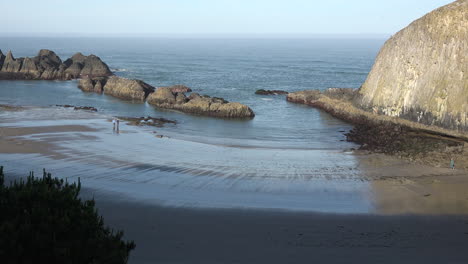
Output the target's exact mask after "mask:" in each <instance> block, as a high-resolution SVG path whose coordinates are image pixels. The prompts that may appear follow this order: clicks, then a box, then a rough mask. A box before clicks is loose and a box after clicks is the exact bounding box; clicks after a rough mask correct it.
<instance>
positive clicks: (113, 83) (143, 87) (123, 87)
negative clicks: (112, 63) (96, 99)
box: [94, 76, 154, 102]
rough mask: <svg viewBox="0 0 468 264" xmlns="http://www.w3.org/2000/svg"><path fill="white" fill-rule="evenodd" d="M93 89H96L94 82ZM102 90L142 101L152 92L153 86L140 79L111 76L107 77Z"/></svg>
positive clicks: (123, 97) (126, 98) (119, 96)
mask: <svg viewBox="0 0 468 264" xmlns="http://www.w3.org/2000/svg"><path fill="white" fill-rule="evenodd" d="M101 85H102V83H101ZM94 89H96V83H94ZM103 90H104V93H105V94H108V95H112V96H114V97H118V98H121V99H125V100H133V101H141V102H144V101H145V99H146V97H148V95H149V94H150V93H152V92H154V87H153V86H151V85H149V84H147V83H145V82H143V81H140V80H130V79H126V78H121V77H117V76H112V77H110V78H109V79H107V81H106V83H105V85H104V88H103Z"/></svg>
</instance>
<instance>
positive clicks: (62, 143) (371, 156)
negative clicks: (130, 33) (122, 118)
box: [0, 109, 468, 215]
mask: <svg viewBox="0 0 468 264" xmlns="http://www.w3.org/2000/svg"><path fill="white" fill-rule="evenodd" d="M73 111H74V110H72V109H69V110H66V111H63V110H61V109H59V110H58V111H57V112H60V114H63V116H64V118H65V119H64V120H62V119H60V118H61V117H60V116H59V117H56V118H58V120H48V119H47V118H46V119H43V120H39V121H37V120H35V121H33V120H34V119H31V120H21V121H14V118H13V119H11V120H10V121H8V120H6V122H7V123H3V124H2V123H0V134H1V135H0V145H1V146H3V145H4V146H8V147H9V148H10V149H8V148H6V147H5V148H4V147H2V148H0V152H1V153H0V160H2V162H1V163H2V164H1V165H5V169H6V172H8V173H15V174H19V175H23V174H24V173H26V172H27V171H29V170H36V171H40V170H41V169H42V168H44V167H45V168H46V169H48V170H49V171H50V172H52V174H53V175H55V176H57V177H62V178H65V177H66V178H68V179H69V180H73V179H75V180H76V179H77V178H78V177H81V179H82V181H83V182H84V183H85V182H88V184H89V186H95V188H97V189H99V190H102V191H110V192H116V193H120V195H122V196H125V197H127V198H128V199H130V200H135V201H139V202H141V203H146V202H148V203H149V204H151V205H167V206H175V207H180V206H182V207H189V208H231V209H232V208H252V209H253V208H255V209H257V210H267V209H274V208H276V209H291V210H293V211H316V212H335V213H344V214H346V213H365V214H382V215H387V214H388V215H392V214H400V213H414V214H433V215H437V214H451V215H453V214H457V213H458V214H467V213H468V196H467V194H466V191H465V190H466V188H468V177H467V176H468V173H467V172H466V171H464V170H451V169H448V168H436V167H433V166H425V165H419V164H414V163H409V162H407V161H404V160H402V159H398V158H395V157H391V156H388V155H384V154H376V153H368V152H365V151H354V152H353V153H345V152H339V151H336V152H334V151H324V150H297V149H264V148H236V147H229V146H219V145H213V144H205V143H198V142H192V141H186V140H184V139H180V140H179V139H177V138H168V137H163V138H158V137H156V136H155V134H154V133H152V132H151V131H152V129H151V128H148V129H147V128H146V127H140V126H129V125H127V124H126V123H125V122H123V123H121V133H120V134H115V133H113V132H112V124H111V123H110V122H109V120H108V117H106V116H103V115H100V114H97V113H92V112H86V111H74V112H73ZM42 112H44V113H42ZM49 112H50V110H47V111H41V113H40V114H39V115H43V114H46V113H49ZM12 113H13V112H12ZM15 113H17V112H15ZM73 113H75V114H73ZM70 115H71V116H77V117H78V118H79V119H74V120H71V119H66V118H70ZM34 117H36V116H34ZM34 117H33V118H34ZM90 118H94V119H90ZM15 124H16V127H12V126H15ZM158 132H159V133H162V134H164V130H163V129H160V128H158ZM125 142H133V143H132V144H126V143H125ZM2 144H3V145H2ZM5 150H6V151H5ZM15 153H16V154H15ZM128 153H133V155H132V156H128ZM291 155H293V156H291ZM239 157H243V158H242V159H240V158H239ZM249 157H256V158H255V159H253V160H250V159H249ZM327 160H332V161H333V162H328V163H324V162H325V161H327ZM313 162H315V163H313Z"/></svg>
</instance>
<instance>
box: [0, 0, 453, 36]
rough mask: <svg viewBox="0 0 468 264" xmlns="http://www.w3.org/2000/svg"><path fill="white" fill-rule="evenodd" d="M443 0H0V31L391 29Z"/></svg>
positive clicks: (304, 31) (307, 31) (313, 31)
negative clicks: (0, 12) (0, 13)
mask: <svg viewBox="0 0 468 264" xmlns="http://www.w3.org/2000/svg"><path fill="white" fill-rule="evenodd" d="M450 2H452V0H80V1H76V0H73V1H72V0H41V1H38V0H2V1H1V2H0V10H2V15H1V16H0V24H1V25H2V28H1V29H0V32H2V33H4V34H5V33H36V34H38V33H53V34H62V33H66V34H69V33H86V34H100V33H106V34H117V35H118V34H393V33H395V32H397V31H398V30H399V29H401V28H403V27H405V26H406V25H408V24H409V23H410V22H411V21H413V20H415V19H417V18H419V17H421V16H422V15H424V14H425V13H427V12H429V11H431V10H433V9H435V8H437V7H439V6H442V5H445V4H448V3H450ZM0 37H1V35H0Z"/></svg>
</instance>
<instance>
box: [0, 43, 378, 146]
mask: <svg viewBox="0 0 468 264" xmlns="http://www.w3.org/2000/svg"><path fill="white" fill-rule="evenodd" d="M383 41H384V40H383V39H377V40H375V39H362V40H359V39H151V38H147V39H144V38H142V39H129V38H125V39H113V38H100V39H92V38H79V39H77V38H58V39H57V38H8V37H7V38H1V39H0V49H2V50H4V51H6V50H9V49H12V50H13V53H14V55H15V56H17V57H19V56H33V55H35V54H36V53H37V52H38V49H39V48H44V47H47V48H49V49H52V50H54V51H56V52H57V54H58V55H59V56H61V58H62V59H63V60H65V59H66V58H68V57H70V56H72V55H73V53H75V52H77V51H81V52H83V53H85V54H89V53H93V54H96V55H98V56H100V57H101V58H102V59H103V60H104V61H105V62H106V63H107V64H108V65H109V66H110V67H111V69H113V70H114V71H115V73H116V74H117V75H120V76H123V77H129V78H138V79H142V80H144V81H146V82H148V83H150V84H152V85H154V86H166V85H173V84H179V83H180V84H185V85H187V86H189V87H191V88H192V89H193V90H194V91H195V92H200V93H202V94H208V95H211V96H218V97H223V98H225V99H227V100H229V101H237V102H241V103H244V104H246V105H248V106H250V107H251V108H252V109H253V110H254V112H255V113H256V117H255V118H254V119H253V120H250V121H233V120H228V121H227V120H222V119H214V118H207V117H195V116H188V115H185V114H179V113H175V112H167V111H159V110H155V109H154V108H153V107H151V106H148V105H145V104H132V103H129V102H122V101H120V100H118V99H115V98H112V97H108V96H105V95H102V96H101V95H97V94H85V93H82V92H81V91H79V90H77V88H76V83H75V82H73V81H72V82H18V81H15V82H8V81H2V82H0V103H2V102H3V103H12V104H19V105H25V104H26V105H35V106H47V105H51V104H72V105H86V106H94V107H97V108H98V109H99V111H100V112H102V113H107V114H111V115H124V116H132V115H133V116H142V115H153V116H163V117H166V118H170V119H175V120H177V121H178V122H179V125H178V126H177V128H174V129H171V128H169V129H167V130H168V132H166V133H170V134H171V135H172V136H174V137H176V136H177V137H178V138H184V139H187V140H192V141H198V142H209V143H217V144H225V145H236V146H249V147H272V146H273V147H280V148H320V149H344V148H349V147H352V145H351V144H349V143H346V142H342V141H340V140H343V139H344V136H343V132H340V131H346V130H349V129H350V126H349V125H347V124H345V123H343V122H341V121H338V120H336V119H333V118H330V117H329V116H328V115H327V114H324V113H322V112H320V111H318V110H315V109H311V108H309V107H305V106H300V105H295V104H291V103H287V102H286V101H285V97H284V96H259V95H255V94H254V92H255V91H256V90H258V89H280V90H286V91H291V92H293V91H300V90H305V89H326V88H328V87H353V88H358V87H359V86H360V85H361V84H362V83H363V82H364V80H365V78H366V76H367V73H368V72H369V70H370V67H371V66H372V63H373V60H374V57H375V55H376V54H377V51H378V49H379V48H380V46H381V45H382V43H383Z"/></svg>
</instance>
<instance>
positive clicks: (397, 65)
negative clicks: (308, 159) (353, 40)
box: [357, 0, 468, 131]
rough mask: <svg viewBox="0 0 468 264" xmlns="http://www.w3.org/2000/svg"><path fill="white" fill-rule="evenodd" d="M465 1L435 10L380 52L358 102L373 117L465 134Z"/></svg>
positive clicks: (467, 89) (467, 85) (467, 93)
mask: <svg viewBox="0 0 468 264" xmlns="http://www.w3.org/2000/svg"><path fill="white" fill-rule="evenodd" d="M467 54H468V1H467V0H459V1H455V2H453V3H451V4H449V5H446V6H443V7H441V8H439V9H436V10H434V11H432V12H430V13H429V14H427V15H425V16H424V17H422V18H420V19H418V20H416V21H414V22H413V23H411V24H410V25H409V26H408V27H406V28H405V29H403V30H401V31H400V32H398V33H397V34H395V35H394V36H393V37H391V38H390V39H389V40H388V41H387V42H386V43H385V45H384V46H383V48H382V49H381V51H380V53H379V55H378V57H377V59H376V61H375V64H374V66H373V68H372V71H371V72H370V74H369V76H368V78H367V80H366V81H365V83H364V84H363V86H362V88H361V89H360V90H359V95H360V96H359V100H358V101H357V104H358V105H359V106H361V107H363V108H364V109H366V110H370V111H372V112H375V113H379V114H384V115H389V116H397V117H402V118H405V119H409V120H412V121H416V122H420V123H423V124H428V125H436V126H440V127H444V128H448V129H452V130H457V131H468V77H467V76H466V74H467V71H468V61H467V60H466V57H467Z"/></svg>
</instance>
